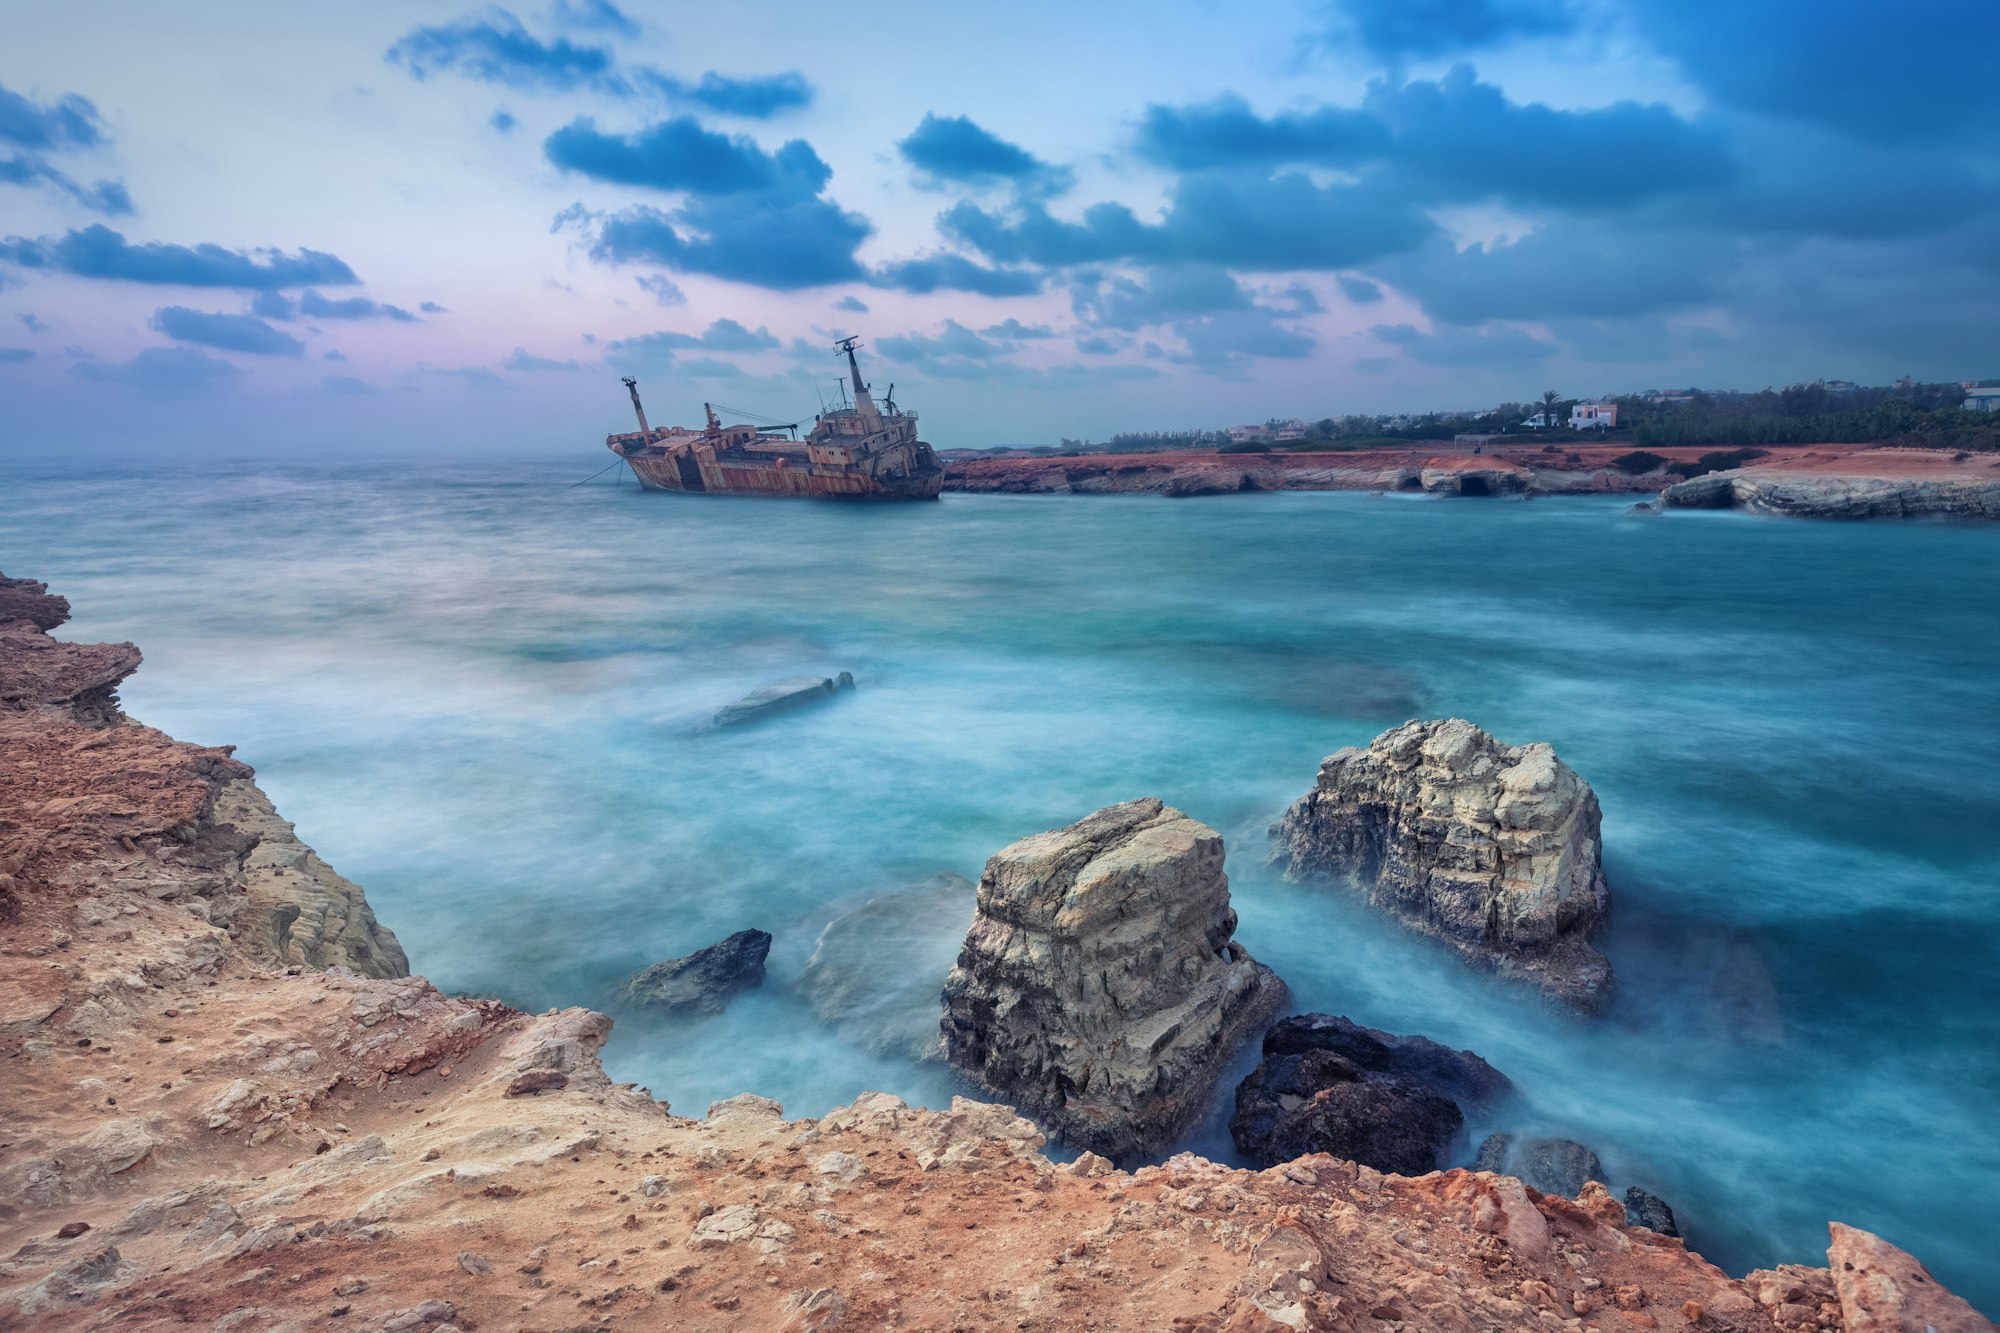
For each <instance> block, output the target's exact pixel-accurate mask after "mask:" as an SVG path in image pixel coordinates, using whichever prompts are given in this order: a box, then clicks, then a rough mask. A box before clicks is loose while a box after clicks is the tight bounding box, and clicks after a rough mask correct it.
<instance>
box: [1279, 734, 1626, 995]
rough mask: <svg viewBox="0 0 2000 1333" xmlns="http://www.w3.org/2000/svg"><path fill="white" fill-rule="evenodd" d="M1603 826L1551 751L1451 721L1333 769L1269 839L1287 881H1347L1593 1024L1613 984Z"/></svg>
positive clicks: (1582, 787) (1389, 741)
mask: <svg viewBox="0 0 2000 1333" xmlns="http://www.w3.org/2000/svg"><path fill="white" fill-rule="evenodd" d="M1599 821H1600V815H1599V811H1598V805H1597V796H1596V794H1595V793H1594V792H1592V791H1591V790H1590V786H1589V784H1588V783H1586V782H1584V781H1583V779H1582V778H1579V777H1578V776H1577V775H1576V774H1575V772H1573V771H1572V770H1571V769H1570V767H1569V766H1568V765H1567V764H1564V763H1563V762H1562V761H1561V760H1560V759H1558V758H1556V753H1555V751H1554V749H1552V748H1551V747H1550V746H1548V745H1547V744H1544V743H1537V744H1533V745H1504V744H1502V743H1501V742H1499V741H1497V740H1495V739H1494V738H1493V737H1492V736H1490V735H1488V734H1487V733H1486V732H1484V731H1482V730H1480V729H1479V728H1478V727H1476V726H1474V725H1473V724H1472V723H1470V722H1467V721H1464V720H1463V719H1460V718H1450V719H1446V720H1444V721H1436V722H1406V723H1404V724H1403V725H1402V726H1400V727H1397V728H1395V729H1394V730H1392V731H1386V732H1384V733H1382V734H1381V735H1380V736H1377V737H1376V738H1375V740H1374V741H1373V742H1372V743H1371V744H1370V745H1369V746H1368V747H1367V748H1365V749H1362V748H1356V747H1349V748H1348V749H1345V750H1341V751H1339V752H1338V753H1335V754H1333V755H1330V756H1328V757H1327V759H1326V760H1325V761H1324V762H1323V763H1322V764H1321V765H1320V770H1319V782H1318V784H1317V785H1316V786H1315V787H1314V789H1313V790H1312V791H1310V792H1308V793H1306V795H1305V796H1303V797H1301V798H1300V799H1299V800H1298V801H1297V802H1296V803H1295V804H1294V805H1293V806H1292V808H1291V809H1290V810H1288V811H1286V812H1285V816H1284V818H1283V819H1281V820H1280V821H1279V822H1278V823H1277V824H1276V825H1275V826H1274V827H1273V829H1272V833H1273V835H1274V836H1275V838H1276V839H1277V844H1278V845H1277V856H1278V858H1279V859H1280V860H1281V861H1283V862H1284V865H1285V870H1286V873H1287V874H1289V875H1291V876H1293V877H1301V878H1302V877H1311V876H1342V877H1347V878H1351V879H1353V880H1355V881H1356V882H1358V883H1359V884H1360V885H1361V886H1362V887H1363V888H1364V889H1365V890H1366V891H1367V893H1368V897H1369V901H1371V902H1373V903H1374V904H1375V905H1377V906H1378V907H1383V908H1386V909H1387V910H1388V911H1390V912H1391V913H1393V914H1394V915H1396V916H1397V917H1398V918H1400V919H1401V920H1402V921H1403V922H1404V923H1406V924H1407V925H1410V926H1412V927H1414V928H1415V929H1417V930H1420V931H1423V932H1424V933H1426V934H1429V935H1434V936H1437V937H1438V938H1440V939H1442V940H1444V941H1446V942H1447V943H1449V944H1450V945H1451V946H1452V947H1453V948H1455V949H1457V950H1458V951H1459V952H1460V953H1461V954H1463V955H1464V956H1466V957H1467V958H1469V959H1471V960H1473V961H1475V962H1477V963H1480V964H1481V965H1483V966H1486V967H1490V968H1492V969H1494V970H1495V971H1498V972H1500V973H1502V974H1503V975H1508V976H1517V977H1522V978H1525V979H1527V980H1529V981H1532V982H1534V983H1535V984H1536V985H1538V986H1540V987H1541V988H1542V989H1543V991H1545V992H1546V993H1547V994H1548V995H1549V996H1551V997H1552V998H1554V999H1556V1000H1559V1001H1561V1002H1563V1003H1565V1004H1568V1005H1572V1006H1574V1007H1576V1008H1578V1009H1583V1010H1594V1009H1596V1008H1597V1007H1598V1006H1599V1005H1600V1004H1601V1003H1602V1002H1603V1000H1604V997H1605V995H1606V992H1607V991H1608V989H1609V987H1610V984H1611V965H1610V963H1608V962H1607V961H1606V960H1605V958H1604V955H1602V954H1600V953H1599V952H1598V951H1597V950H1596V949H1594V948H1592V947H1591V945H1590V943H1589V936H1590V935H1591V933H1592V932H1593V931H1594V930H1596V928H1597V927H1598V926H1599V925H1600V924H1601V923H1602V922H1603V920H1604V918H1605V915H1606V913H1607V912H1608V911H1609V909H1610V902H1611V895H1610V891H1609V890H1608V889H1607V888H1606V886H1605V883H1604V870H1603V866H1602V862H1601V854H1600V848H1599V832H1598V826H1599Z"/></svg>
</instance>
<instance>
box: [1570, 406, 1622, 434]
mask: <svg viewBox="0 0 2000 1333" xmlns="http://www.w3.org/2000/svg"><path fill="white" fill-rule="evenodd" d="M1617 424H1618V404H1616V403H1578V404H1577V405H1576V406H1575V407H1572V408H1571V409H1570V410H1569V428H1570V429H1571V430H1610V429H1612V428H1613V427H1614V426H1616V425H1617Z"/></svg>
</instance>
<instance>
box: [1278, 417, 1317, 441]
mask: <svg viewBox="0 0 2000 1333" xmlns="http://www.w3.org/2000/svg"><path fill="white" fill-rule="evenodd" d="M1308 429H1309V428H1308V427H1307V425H1306V423H1305V422H1303V421H1300V420H1299V419H1298V418H1297V417H1293V418H1292V419H1291V420H1289V421H1286V422H1284V423H1283V424H1281V425H1280V426H1279V427H1278V429H1277V430H1276V431H1274V432H1273V433H1272V438H1273V439H1277V440H1303V439H1304V438H1305V437H1306V431H1307V430H1308Z"/></svg>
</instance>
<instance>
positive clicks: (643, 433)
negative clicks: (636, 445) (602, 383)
mask: <svg viewBox="0 0 2000 1333" xmlns="http://www.w3.org/2000/svg"><path fill="white" fill-rule="evenodd" d="M619 383H621V384H623V385H624V386H625V388H626V390H627V391H628V392H630V393H631V395H632V410H633V411H634V412H637V413H638V414H639V438H640V440H641V441H643V442H645V443H647V444H651V443H652V442H653V428H652V427H651V426H648V425H647V424H646V409H645V408H643V407H641V406H639V381H637V380H635V379H633V378H631V377H630V376H629V375H628V376H627V377H625V378H624V379H622V380H620V381H619Z"/></svg>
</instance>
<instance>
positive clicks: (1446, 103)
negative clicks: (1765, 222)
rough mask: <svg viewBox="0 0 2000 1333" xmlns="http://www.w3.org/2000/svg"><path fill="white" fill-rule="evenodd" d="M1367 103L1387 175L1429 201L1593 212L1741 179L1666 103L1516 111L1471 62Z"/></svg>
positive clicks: (1709, 134) (1378, 93)
mask: <svg viewBox="0 0 2000 1333" xmlns="http://www.w3.org/2000/svg"><path fill="white" fill-rule="evenodd" d="M1364 106H1365V108H1366V109H1367V110H1368V111H1369V112H1370V113H1371V114H1373V115H1374V116H1376V117H1378V118H1379V119H1380V121H1381V123H1382V124H1383V126H1384V127H1385V128H1386V129H1387V131H1388V134H1389V148H1388V150H1387V158H1388V163H1389V170H1390V173H1391V174H1392V175H1393V176H1397V177H1401V178H1404V179H1406V180H1409V181H1411V182H1414V183H1416V184H1417V185H1418V187H1419V188H1420V189H1421V191H1422V192H1423V193H1424V194H1425V195H1426V196H1427V197H1429V198H1432V199H1440V200H1449V199H1486V198H1491V199H1501V200H1506V201H1508V202H1511V203H1517V204H1548V205H1553V206H1555V207H1559V208H1572V209H1582V210H1586V211H1596V210H1601V209H1603V208H1606V207H1615V206H1621V205H1625V204H1630V203H1632V202H1634V201H1636V200H1639V199H1644V198H1647V197H1648V196H1651V195H1657V194H1665V193H1671V192H1674V191H1679V190H1691V189H1703V188H1707V187H1713V186H1717V185H1720V184H1722V183H1723V182H1725V181H1727V180H1728V179H1729V178H1730V176H1731V175H1732V174H1733V171H1734V166H1733V163H1732V161H1731V158H1730V154H1729V152H1728V149H1727V146H1726V145H1725V143H1724V141H1723V138H1722V135H1721V134H1720V132H1719V131H1717V130H1716V129H1713V128H1708V127H1703V126H1697V125H1694V124H1691V123H1689V122H1688V121H1685V120H1682V119H1681V118H1680V117H1679V116H1677V115H1675V114H1674V113H1673V112H1672V111H1671V110H1669V109H1668V108H1666V107H1664V106H1659V105H1652V106H1642V105H1640V104H1639V103H1637V102H1618V103H1614V104H1613V105H1611V106H1608V107H1600V108H1596V109H1593V110H1586V111H1558V110H1555V109H1554V108H1552V107H1548V106H1544V105H1542V104H1541V103H1539V102H1536V103H1527V104H1521V103H1517V102H1512V101H1509V100H1508V98H1507V96H1506V95H1505V94H1504V93H1502V92H1501V91H1500V90H1499V89H1498V88H1496V87H1494V86H1493V85H1492V84H1487V83H1481V82H1479V80H1478V77H1477V76H1476V75H1475V74H1474V73H1473V71H1472V67H1471V66H1469V65H1459V66H1456V67H1454V68H1453V69H1452V70H1451V72H1450V73H1448V74H1446V75H1445V77H1444V78H1442V79H1440V80H1437V81H1435V82H1428V81H1424V82H1412V83H1406V84H1404V85H1403V86H1402V87H1400V88H1392V87H1390V86H1388V85H1386V84H1379V83H1378V84H1376V85H1375V86H1373V87H1372V88H1371V89H1370V90H1369V94H1368V97H1367V99H1366V100H1365V102H1364Z"/></svg>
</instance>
